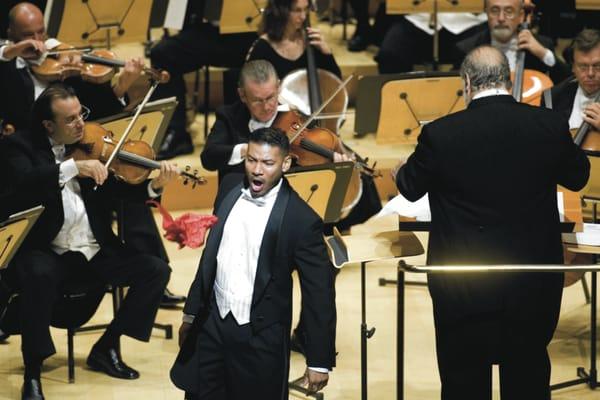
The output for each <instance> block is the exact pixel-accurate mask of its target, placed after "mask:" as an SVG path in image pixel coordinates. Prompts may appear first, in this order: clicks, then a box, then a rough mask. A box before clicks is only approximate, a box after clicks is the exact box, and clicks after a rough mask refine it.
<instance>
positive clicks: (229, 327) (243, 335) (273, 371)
mask: <svg viewBox="0 0 600 400" xmlns="http://www.w3.org/2000/svg"><path fill="white" fill-rule="evenodd" d="M288 337H289V331H288V329H287V328H285V327H284V326H283V325H281V324H273V325H271V326H269V327H267V328H265V329H263V330H261V331H260V332H257V333H253V332H252V328H251V326H250V324H245V325H238V323H237V322H236V320H235V318H234V317H233V316H232V314H231V313H229V314H227V316H226V317H225V319H221V317H220V315H219V312H218V311H217V306H216V303H215V302H214V301H213V304H212V307H211V311H210V313H209V316H208V319H207V320H206V322H205V323H204V325H203V326H202V328H201V331H200V333H199V334H198V340H197V347H196V351H197V352H198V359H199V360H201V361H200V362H201V365H200V368H199V373H200V374H199V376H198V382H199V387H200V388H201V389H200V392H199V393H193V394H192V393H187V394H186V399H189V400H245V399H250V398H256V399H259V398H260V399H264V400H283V399H285V400H287V398H288V382H287V379H288V374H289V341H288Z"/></svg>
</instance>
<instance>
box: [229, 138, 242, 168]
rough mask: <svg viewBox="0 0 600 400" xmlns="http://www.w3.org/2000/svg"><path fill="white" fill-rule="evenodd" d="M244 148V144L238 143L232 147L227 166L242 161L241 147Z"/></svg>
mask: <svg viewBox="0 0 600 400" xmlns="http://www.w3.org/2000/svg"><path fill="white" fill-rule="evenodd" d="M244 146H246V143H239V144H236V145H235V146H233V151H232V152H231V157H229V161H228V162H227V164H228V165H237V164H239V163H241V162H242V161H244V157H242V147H244Z"/></svg>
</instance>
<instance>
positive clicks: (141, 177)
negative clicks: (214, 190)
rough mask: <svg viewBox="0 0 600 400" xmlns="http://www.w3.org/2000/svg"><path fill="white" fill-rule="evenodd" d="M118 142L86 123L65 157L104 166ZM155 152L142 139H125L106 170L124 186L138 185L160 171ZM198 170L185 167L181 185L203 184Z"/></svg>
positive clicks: (181, 174)
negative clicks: (78, 139)
mask: <svg viewBox="0 0 600 400" xmlns="http://www.w3.org/2000/svg"><path fill="white" fill-rule="evenodd" d="M116 146H117V142H116V141H115V140H114V134H113V132H110V131H108V130H106V129H104V128H103V127H102V126H101V125H100V124H98V123H95V122H88V123H86V124H85V127H84V132H83V137H82V138H81V140H80V141H79V142H78V143H76V144H75V145H73V147H72V150H71V151H70V153H69V154H68V156H70V157H72V158H73V159H74V160H75V161H82V160H98V161H100V162H102V163H104V164H106V163H107V161H108V160H109V159H110V158H111V155H112V154H113V152H114V150H115V148H116ZM154 158H155V157H154V150H153V149H152V147H151V146H150V145H149V144H148V143H146V142H144V141H143V140H127V141H125V142H124V143H123V145H122V147H121V150H119V152H118V153H117V156H116V157H115V159H114V161H113V162H112V163H111V164H110V166H109V171H110V172H112V173H113V174H114V175H115V177H116V178H117V179H119V180H121V181H124V182H126V183H129V184H132V185H137V184H140V183H142V182H144V181H145V180H146V179H148V176H149V175H150V172H152V170H154V169H160V163H159V162H157V161H155V160H154ZM197 174H198V171H197V170H195V171H193V172H190V167H189V166H187V167H186V168H185V169H184V170H182V171H179V175H180V176H181V177H182V178H183V184H184V185H187V184H188V183H189V182H192V187H194V188H195V187H196V185H198V184H200V185H202V184H205V183H206V179H205V178H203V177H201V176H198V175H197Z"/></svg>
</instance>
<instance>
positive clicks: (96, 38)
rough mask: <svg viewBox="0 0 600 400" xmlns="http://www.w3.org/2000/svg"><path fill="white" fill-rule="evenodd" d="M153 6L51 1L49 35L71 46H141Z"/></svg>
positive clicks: (148, 1) (141, 1) (128, 1)
mask: <svg viewBox="0 0 600 400" xmlns="http://www.w3.org/2000/svg"><path fill="white" fill-rule="evenodd" d="M190 1H193V0H190ZM152 5H153V1H152V0H137V1H136V0H125V1H105V0H48V2H47V4H46V10H45V13H44V14H45V21H46V31H47V32H48V36H49V37H54V38H57V39H58V40H60V41H61V42H63V43H68V44H70V45H72V46H90V45H93V46H95V47H106V48H109V49H110V48H111V46H112V44H114V43H131V42H139V43H141V42H143V41H145V40H146V37H147V32H148V26H149V24H150V16H151V12H152Z"/></svg>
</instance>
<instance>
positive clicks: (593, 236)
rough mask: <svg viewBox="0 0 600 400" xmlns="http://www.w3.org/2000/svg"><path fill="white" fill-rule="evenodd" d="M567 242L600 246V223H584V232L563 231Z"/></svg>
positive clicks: (563, 237) (563, 236) (563, 238)
mask: <svg viewBox="0 0 600 400" xmlns="http://www.w3.org/2000/svg"><path fill="white" fill-rule="evenodd" d="M562 240H563V242H565V243H572V244H581V245H586V246H600V224H585V223H584V224H583V232H574V233H570V232H569V233H563V234H562Z"/></svg>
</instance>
